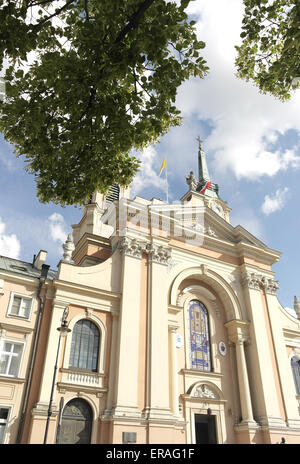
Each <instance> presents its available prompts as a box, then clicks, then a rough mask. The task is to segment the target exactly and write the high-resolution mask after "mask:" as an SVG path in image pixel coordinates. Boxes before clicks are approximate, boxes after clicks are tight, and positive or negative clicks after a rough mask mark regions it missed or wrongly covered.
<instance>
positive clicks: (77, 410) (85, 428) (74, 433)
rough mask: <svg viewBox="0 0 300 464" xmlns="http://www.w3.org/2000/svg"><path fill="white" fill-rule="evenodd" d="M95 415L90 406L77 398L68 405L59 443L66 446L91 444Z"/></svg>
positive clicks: (63, 418) (63, 417)
mask: <svg viewBox="0 0 300 464" xmlns="http://www.w3.org/2000/svg"><path fill="white" fill-rule="evenodd" d="M92 418H93V413H92V409H91V407H90V405H89V404H88V403H87V402H86V401H84V400H82V399H80V398H75V399H74V400H71V401H69V403H67V404H66V407H65V409H64V412H63V415H62V423H61V429H60V434H59V439H58V443H61V444H65V445H75V444H89V443H90V442H91V431H92Z"/></svg>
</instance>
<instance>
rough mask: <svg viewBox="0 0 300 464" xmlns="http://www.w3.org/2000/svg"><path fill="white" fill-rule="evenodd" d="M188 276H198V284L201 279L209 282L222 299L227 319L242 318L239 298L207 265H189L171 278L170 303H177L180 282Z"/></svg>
mask: <svg viewBox="0 0 300 464" xmlns="http://www.w3.org/2000/svg"><path fill="white" fill-rule="evenodd" d="M189 278H196V279H197V278H198V279H199V284H200V285H201V281H202V282H205V283H207V284H209V285H210V286H211V287H212V288H213V289H214V290H215V292H216V293H217V295H218V296H219V297H220V299H221V300H222V301H223V304H224V308H225V311H226V314H227V320H231V319H242V311H241V307H240V303H239V300H238V298H237V296H236V295H235V293H234V291H233V289H232V288H231V286H230V284H229V283H228V282H226V280H225V279H224V278H223V277H221V276H220V275H219V274H217V273H216V272H215V271H212V270H211V269H209V267H208V266H207V265H204V264H203V265H201V266H199V267H191V268H187V269H185V270H183V271H181V272H180V273H179V274H178V275H177V276H176V277H175V279H174V280H173V282H172V283H171V285H170V297H169V300H170V301H169V303H170V304H171V305H174V306H176V305H177V293H178V288H179V286H180V284H181V283H182V282H183V281H184V280H186V279H189Z"/></svg>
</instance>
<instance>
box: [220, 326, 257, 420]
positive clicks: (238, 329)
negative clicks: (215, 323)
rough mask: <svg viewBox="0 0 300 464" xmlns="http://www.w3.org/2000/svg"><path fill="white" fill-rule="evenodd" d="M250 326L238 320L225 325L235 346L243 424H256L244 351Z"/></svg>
mask: <svg viewBox="0 0 300 464" xmlns="http://www.w3.org/2000/svg"><path fill="white" fill-rule="evenodd" d="M248 325H249V323H247V322H243V321H237V320H233V321H230V322H227V323H226V324H225V326H226V327H227V329H228V336H229V340H230V341H231V342H233V343H234V344H235V350H236V363H237V375H238V382H239V391H240V403H241V411H242V422H243V423H244V424H255V421H254V420H253V412H252V403H251V395H250V388H249V379H248V372H247V364H246V358H245V351H244V342H245V341H247V340H248Z"/></svg>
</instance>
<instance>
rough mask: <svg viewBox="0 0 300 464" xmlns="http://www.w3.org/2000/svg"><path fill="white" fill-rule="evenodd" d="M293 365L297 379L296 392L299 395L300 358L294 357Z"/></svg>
mask: <svg viewBox="0 0 300 464" xmlns="http://www.w3.org/2000/svg"><path fill="white" fill-rule="evenodd" d="M291 366H292V371H293V376H294V381H295V387H296V392H297V395H300V359H299V358H298V357H297V356H293V357H292V359H291Z"/></svg>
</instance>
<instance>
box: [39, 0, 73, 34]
mask: <svg viewBox="0 0 300 464" xmlns="http://www.w3.org/2000/svg"><path fill="white" fill-rule="evenodd" d="M73 2H74V0H69V1H68V2H67V3H65V5H64V6H62V7H61V8H59V9H58V10H56V11H55V13H52V14H51V15H50V16H48V17H47V18H44V19H42V21H40V22H38V23H37V24H34V25H33V26H32V27H33V28H35V29H36V28H39V27H41V26H42V25H43V24H45V23H46V22H47V21H49V19H52V18H54V16H58V15H59V14H60V13H61V12H62V11H64V10H65V9H66V8H67V7H68V6H69V5H71V3H73Z"/></svg>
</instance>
